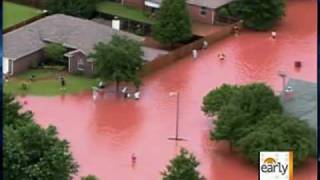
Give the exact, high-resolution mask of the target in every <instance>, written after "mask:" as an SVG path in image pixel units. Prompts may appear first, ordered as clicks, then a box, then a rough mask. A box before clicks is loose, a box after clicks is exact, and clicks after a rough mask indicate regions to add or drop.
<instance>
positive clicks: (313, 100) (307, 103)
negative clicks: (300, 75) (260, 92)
mask: <svg viewBox="0 0 320 180" xmlns="http://www.w3.org/2000/svg"><path fill="white" fill-rule="evenodd" d="M287 86H290V87H292V89H293V99H292V100H289V101H286V100H285V99H284V94H283V93H282V94H281V103H282V104H283V107H284V111H285V113H288V114H290V115H293V116H295V117H297V118H300V119H302V120H306V121H307V123H308V124H309V125H310V126H311V127H313V128H315V129H316V128H317V84H316V83H313V82H307V81H303V80H297V79H290V80H289V82H288V84H287Z"/></svg>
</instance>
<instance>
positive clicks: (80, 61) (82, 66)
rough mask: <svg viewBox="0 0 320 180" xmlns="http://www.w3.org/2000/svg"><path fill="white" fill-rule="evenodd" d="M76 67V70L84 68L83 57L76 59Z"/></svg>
mask: <svg viewBox="0 0 320 180" xmlns="http://www.w3.org/2000/svg"><path fill="white" fill-rule="evenodd" d="M77 68H78V70H80V71H83V70H84V60H83V59H78V62H77Z"/></svg>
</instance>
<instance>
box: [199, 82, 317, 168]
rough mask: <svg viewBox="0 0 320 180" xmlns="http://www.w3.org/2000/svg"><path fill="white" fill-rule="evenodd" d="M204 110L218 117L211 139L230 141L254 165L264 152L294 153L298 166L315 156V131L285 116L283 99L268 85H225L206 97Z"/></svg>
mask: <svg viewBox="0 0 320 180" xmlns="http://www.w3.org/2000/svg"><path fill="white" fill-rule="evenodd" d="M202 110H203V111H204V112H205V113H206V114H209V115H212V114H215V115H216V119H215V120H214V121H213V123H214V126H213V127H214V128H213V129H212V131H211V136H210V137H211V139H212V140H228V141H230V143H231V145H233V146H236V147H238V148H239V150H240V151H241V152H242V153H243V154H244V155H245V156H246V157H247V158H248V159H249V160H250V161H251V162H255V163H256V162H258V161H257V158H258V155H259V151H261V150H293V151H294V158H295V163H296V164H300V163H301V162H303V161H304V160H305V159H306V158H307V157H308V156H310V155H312V154H314V153H315V133H314V131H313V130H312V129H311V128H310V127H309V126H308V125H307V124H306V123H305V122H303V121H301V120H299V119H297V118H294V117H289V116H287V115H283V114H284V113H283V111H282V106H281V104H280V99H279V97H278V96H276V95H275V94H274V92H273V91H272V89H271V88H270V87H269V86H267V85H265V84H262V83H253V84H248V85H243V86H230V85H223V86H221V87H219V88H216V89H215V90H213V91H211V92H209V93H208V95H207V96H205V97H204V100H203V107H202ZM298 136H299V137H298ZM308 139H310V140H308Z"/></svg>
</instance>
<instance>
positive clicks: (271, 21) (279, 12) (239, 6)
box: [218, 0, 285, 30]
mask: <svg viewBox="0 0 320 180" xmlns="http://www.w3.org/2000/svg"><path fill="white" fill-rule="evenodd" d="M218 13H219V14H220V15H222V16H232V17H237V18H240V19H242V20H244V25H246V26H247V27H249V28H252V29H255V30H268V29H270V28H272V27H273V26H274V25H275V24H276V23H277V22H279V21H280V20H281V19H282V17H283V16H284V15H285V1H284V0H255V1H252V0H239V1H234V2H231V3H230V4H229V5H227V6H226V7H224V8H221V9H220V10H219V11H218Z"/></svg>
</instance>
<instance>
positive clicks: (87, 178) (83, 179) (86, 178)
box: [81, 175, 99, 180]
mask: <svg viewBox="0 0 320 180" xmlns="http://www.w3.org/2000/svg"><path fill="white" fill-rule="evenodd" d="M81 180H99V178H97V177H96V176H94V175H88V176H84V177H81Z"/></svg>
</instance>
